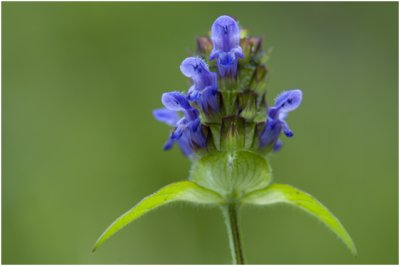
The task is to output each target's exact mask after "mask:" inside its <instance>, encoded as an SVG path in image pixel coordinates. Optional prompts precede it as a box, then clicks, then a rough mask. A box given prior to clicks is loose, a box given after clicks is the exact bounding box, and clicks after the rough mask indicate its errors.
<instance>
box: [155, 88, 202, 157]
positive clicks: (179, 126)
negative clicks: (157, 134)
mask: <svg viewBox="0 0 400 266" xmlns="http://www.w3.org/2000/svg"><path fill="white" fill-rule="evenodd" d="M161 101H162V103H163V104H164V106H165V107H166V108H163V109H156V110H154V111H153V115H154V117H155V118H156V119H157V120H159V121H161V122H164V123H166V124H167V125H169V126H172V127H174V129H173V130H172V132H171V134H170V136H169V139H168V141H167V142H166V144H165V145H164V149H165V150H169V149H171V148H172V146H173V144H174V142H177V143H178V145H179V147H180V148H181V150H182V152H183V153H184V154H185V155H186V156H190V155H192V154H193V149H198V148H203V147H205V146H206V138H205V136H204V134H203V132H202V130H201V123H200V117H199V112H198V110H196V109H194V108H193V107H192V106H191V105H190V104H189V101H188V100H187V98H186V96H185V95H183V94H182V93H180V92H168V93H164V94H163V95H162V98H161ZM178 112H182V113H183V114H184V116H183V117H182V118H180V117H179V115H178Z"/></svg>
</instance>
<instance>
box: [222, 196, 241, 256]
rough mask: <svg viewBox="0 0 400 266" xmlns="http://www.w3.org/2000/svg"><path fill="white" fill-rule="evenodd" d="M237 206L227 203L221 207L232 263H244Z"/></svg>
mask: <svg viewBox="0 0 400 266" xmlns="http://www.w3.org/2000/svg"><path fill="white" fill-rule="evenodd" d="M238 211H239V206H238V204H237V203H234V202H232V203H229V204H227V205H225V206H223V207H222V213H223V215H224V220H225V225H226V228H227V231H228V238H229V247H230V250H231V254H232V264H245V260H244V254H243V247H242V240H241V237H240V229H239V213H238Z"/></svg>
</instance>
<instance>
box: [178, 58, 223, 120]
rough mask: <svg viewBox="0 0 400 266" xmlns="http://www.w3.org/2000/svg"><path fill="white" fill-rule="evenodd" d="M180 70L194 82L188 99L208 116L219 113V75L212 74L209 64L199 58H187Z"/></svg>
mask: <svg viewBox="0 0 400 266" xmlns="http://www.w3.org/2000/svg"><path fill="white" fill-rule="evenodd" d="M180 69H181V71H182V73H183V74H184V75H185V76H186V77H188V78H190V79H191V80H192V82H193V85H192V86H191V87H190V88H189V92H188V99H189V100H190V101H195V102H196V103H197V104H198V105H199V106H200V108H201V109H202V110H203V111H204V113H206V114H210V113H213V112H216V111H218V109H219V103H218V95H217V92H218V80H217V74H215V73H214V72H210V70H209V69H208V66H207V64H206V63H205V62H204V61H203V60H202V59H201V58H198V57H188V58H186V59H185V60H183V62H182V64H181V66H180Z"/></svg>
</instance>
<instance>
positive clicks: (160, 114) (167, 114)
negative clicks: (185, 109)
mask: <svg viewBox="0 0 400 266" xmlns="http://www.w3.org/2000/svg"><path fill="white" fill-rule="evenodd" d="M153 116H154V118H155V119H157V120H158V121H160V122H163V123H165V124H167V125H169V126H172V127H174V126H175V125H176V123H177V122H178V120H179V119H180V118H179V115H178V113H177V112H176V111H171V110H168V109H166V108H160V109H156V110H154V111H153Z"/></svg>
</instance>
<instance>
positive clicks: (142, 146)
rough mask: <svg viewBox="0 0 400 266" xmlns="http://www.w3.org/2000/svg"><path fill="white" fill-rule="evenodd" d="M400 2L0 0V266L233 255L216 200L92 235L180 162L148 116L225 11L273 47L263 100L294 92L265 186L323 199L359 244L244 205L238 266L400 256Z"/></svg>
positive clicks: (177, 173)
mask: <svg viewBox="0 0 400 266" xmlns="http://www.w3.org/2000/svg"><path fill="white" fill-rule="evenodd" d="M397 8H398V4H397V3H394V2H392V3H228V2H225V3H162V4H161V3H16V2H14V3H10V2H8V3H7V2H6V3H5V2H3V3H2V37H3V42H2V56H3V61H2V82H3V83H2V86H3V90H2V123H3V124H2V126H3V128H2V145H3V146H2V154H3V157H2V158H3V161H2V167H3V168H2V171H3V172H2V262H3V263H23V264H35V263H40V264H46V263H51V264H58V263H67V264H74V263H80V264H84V263H97V264H99V263H109V264H117V263H128V264H136V263H155V264H160V263H175V264H179V263H204V264H206V263H218V264H219V263H230V253H229V249H228V242H227V236H226V232H225V227H224V224H223V220H222V216H221V214H220V213H219V211H218V210H217V209H204V208H198V207H194V208H193V207H191V206H188V205H184V204H177V205H173V206H167V207H164V208H161V209H159V211H156V212H153V213H151V214H148V215H146V216H145V217H144V218H142V219H140V220H138V221H137V222H135V223H134V224H131V225H129V226H128V227H127V228H125V229H124V230H123V231H121V232H120V233H118V234H117V235H116V236H115V237H114V238H112V239H111V240H110V241H108V242H107V243H106V244H105V245H104V246H102V247H101V248H100V249H99V250H98V251H97V252H96V253H93V254H92V253H91V248H92V245H93V244H94V242H95V240H96V239H97V237H98V236H99V235H100V233H101V232H102V231H103V230H104V229H105V228H106V227H107V226H108V225H109V224H110V223H111V222H112V221H113V220H114V219H115V218H116V217H118V216H119V215H120V214H122V213H123V212H124V211H126V210H127V209H128V208H130V207H131V206H132V205H133V204H134V203H136V202H137V201H138V200H140V199H141V198H142V197H143V196H146V195H148V194H150V193H152V192H154V191H156V190H157V189H159V188H160V187H162V186H164V185H166V184H168V183H171V182H173V181H178V180H182V179H185V178H186V177H187V173H188V168H189V162H188V161H187V160H186V159H185V158H184V157H183V156H182V155H181V154H180V152H179V151H178V150H177V149H174V150H173V151H170V152H164V151H163V150H162V146H163V144H164V142H165V140H166V139H167V137H168V134H169V128H168V127H167V126H165V125H163V124H161V123H158V122H156V121H155V120H154V119H153V118H152V114H151V111H152V110H153V109H154V108H158V107H160V106H161V102H160V97H161V94H162V93H163V92H165V91H170V90H186V89H187V88H188V86H189V83H188V81H187V79H186V78H185V77H184V76H183V75H182V74H181V73H180V71H179V64H180V63H181V61H182V60H183V59H184V58H185V57H187V56H189V55H192V53H193V51H194V49H195V46H196V43H195V38H196V37H197V36H200V35H203V34H205V33H206V32H207V31H208V30H209V28H210V27H211V24H212V22H213V21H214V19H215V18H217V17H218V16H219V15H222V14H229V15H232V16H235V17H237V18H238V19H239V21H240V23H241V25H243V26H245V27H247V28H249V30H250V31H251V34H253V35H260V36H263V37H264V40H265V42H264V47H266V48H267V47H273V53H272V58H271V60H270V61H269V68H270V74H271V75H270V80H269V83H268V89H269V95H271V98H270V99H269V102H270V103H271V102H272V97H275V95H277V94H278V93H279V92H280V91H282V90H285V89H290V88H301V89H302V90H303V92H304V101H303V104H302V106H301V108H299V110H297V111H296V112H294V113H293V114H291V115H290V117H289V123H290V126H291V128H292V129H293V130H294V132H295V137H294V138H293V139H283V140H284V147H283V150H282V151H281V152H280V153H279V154H276V155H274V156H273V157H272V159H271V160H272V162H271V163H272V165H273V168H274V177H275V180H276V182H280V183H289V184H292V185H294V186H296V187H298V188H301V189H303V190H305V191H307V192H309V193H311V194H313V195H314V196H316V197H317V198H318V199H319V200H320V201H322V202H323V203H324V204H325V205H326V206H328V207H329V208H330V209H331V210H332V211H333V212H334V213H335V214H336V215H337V216H338V217H339V218H340V220H341V221H342V223H343V224H344V225H345V227H346V228H347V229H348V231H349V232H350V234H351V235H352V237H353V239H354V241H355V243H356V245H357V247H358V251H359V256H358V257H357V258H354V257H352V256H351V255H350V253H349V252H348V251H347V250H346V248H345V246H344V245H343V244H342V243H341V242H340V241H339V240H338V239H336V237H335V236H334V234H332V233H331V232H329V231H328V230H327V229H326V228H325V227H324V226H323V225H322V224H321V223H319V222H318V221H316V220H315V219H313V218H311V217H310V216H308V215H306V214H304V213H302V212H301V211H298V210H297V209H294V208H291V207H286V206H271V207H267V208H251V207H248V208H244V209H243V210H242V212H241V220H242V233H243V238H244V245H245V253H246V256H247V260H248V262H249V263H274V264H281V263H284V264H292V263H296V264H299V263H302V264H304V263H306V264H309V263H310V264H313V263H335V264H341V263H346V264H353V263H356V264H360V263H362V264H367V263H368V264H369V263H372V264H375V263H379V264H380V263H382V264H388V263H392V264H396V263H398V178H397V173H398V164H397V163H398V138H397V137H398V83H397V81H398V79H397V74H398V26H397V25H398V24H397V19H398V12H397Z"/></svg>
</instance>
